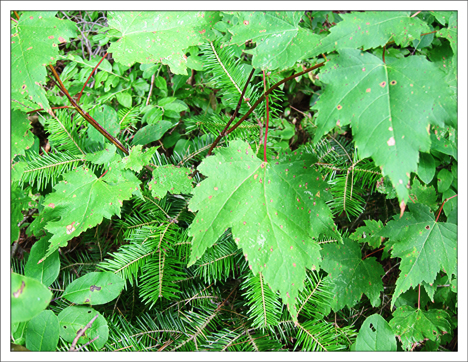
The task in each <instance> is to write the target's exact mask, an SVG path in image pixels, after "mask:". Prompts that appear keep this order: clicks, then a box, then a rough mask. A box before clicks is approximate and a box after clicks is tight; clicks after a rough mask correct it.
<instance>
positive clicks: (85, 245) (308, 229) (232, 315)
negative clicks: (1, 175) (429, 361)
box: [10, 11, 458, 351]
mask: <svg viewBox="0 0 468 362" xmlns="http://www.w3.org/2000/svg"><path fill="white" fill-rule="evenodd" d="M382 24H385V25H382ZM457 26H458V20H457V13H456V12H449V11H446V12H444V11H442V12H440V11H422V12H417V13H410V12H368V11H366V12H348V11H330V12H321V11H305V12H299V11H288V12H215V11H214V12H203V11H202V12H167V13H163V12H144V11H143V12H113V11H107V12H106V11H104V12H101V11H94V12H92V11H91V12H90V11H84V12H83V11H67V12H62V11H59V12H48V11H47V12H42V11H39V12H27V11H24V12H21V11H19V12H12V13H11V45H12V46H11V59H12V69H11V74H12V84H11V91H12V98H11V125H12V127H11V132H12V134H11V144H12V148H11V157H10V159H11V196H12V199H11V249H12V250H11V255H12V257H11V268H12V273H11V333H10V337H11V342H12V348H13V349H21V348H23V349H28V350H32V351H76V350H85V351H397V350H399V351H401V350H406V351H416V350H426V351H437V350H438V351H445V350H456V349H457V347H456V346H457V307H458V304H457V192H458V181H457V180H458V173H457V171H458V166H457V165H458V156H457V124H458V123H457V122H458V121H457V55H458V41H457ZM37 44H41V46H40V47H39V46H37ZM142 45H144V46H142Z"/></svg>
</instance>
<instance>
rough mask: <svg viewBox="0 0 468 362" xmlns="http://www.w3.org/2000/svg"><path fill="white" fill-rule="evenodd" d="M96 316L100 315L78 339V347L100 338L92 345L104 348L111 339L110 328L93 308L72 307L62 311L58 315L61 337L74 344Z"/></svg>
mask: <svg viewBox="0 0 468 362" xmlns="http://www.w3.org/2000/svg"><path fill="white" fill-rule="evenodd" d="M96 315H98V317H97V318H96V320H95V321H94V322H93V324H92V326H91V327H90V328H88V329H87V330H86V332H85V333H84V334H83V336H82V337H80V338H79V339H78V343H77V344H76V345H77V347H78V346H79V345H81V344H85V343H87V342H89V341H91V340H93V339H94V338H96V337H99V338H97V339H96V340H95V341H94V342H92V343H91V345H92V346H94V347H95V348H96V349H100V348H102V347H103V346H104V344H105V343H106V342H107V338H108V337H109V327H108V325H107V321H106V319H105V318H104V317H103V316H102V315H101V314H100V313H99V312H97V311H96V310H94V309H93V308H88V307H75V306H70V307H67V308H65V309H64V310H62V311H61V312H60V313H59V315H58V319H59V325H60V337H62V338H63V339H64V340H65V341H67V342H73V340H74V339H75V337H76V336H77V335H78V333H79V332H80V330H82V329H83V328H84V327H86V325H87V324H88V323H89V322H90V321H91V319H93V318H94V317H95V316H96Z"/></svg>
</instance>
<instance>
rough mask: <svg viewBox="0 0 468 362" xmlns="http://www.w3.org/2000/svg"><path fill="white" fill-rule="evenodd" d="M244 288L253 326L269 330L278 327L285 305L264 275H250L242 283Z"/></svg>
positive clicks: (248, 312) (248, 313)
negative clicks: (267, 282) (266, 281)
mask: <svg viewBox="0 0 468 362" xmlns="http://www.w3.org/2000/svg"><path fill="white" fill-rule="evenodd" d="M242 288H243V289H245V292H244V294H243V296H244V297H245V298H246V300H247V301H246V304H247V305H248V306H249V310H248V311H247V315H248V316H249V317H250V319H251V321H252V326H253V327H254V328H261V329H267V328H269V327H273V326H276V325H278V322H279V318H280V316H281V311H282V308H283V304H282V303H281V301H280V300H279V297H278V295H277V293H274V292H273V291H272V290H271V289H270V287H269V286H268V284H266V283H265V279H264V277H263V275H262V274H261V273H259V274H258V275H252V273H249V274H248V276H247V277H246V279H245V280H244V282H243V283H242Z"/></svg>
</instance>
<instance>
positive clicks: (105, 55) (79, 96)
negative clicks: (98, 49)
mask: <svg viewBox="0 0 468 362" xmlns="http://www.w3.org/2000/svg"><path fill="white" fill-rule="evenodd" d="M105 57H107V53H106V54H104V56H103V57H102V59H101V60H100V61H99V63H97V65H96V66H95V67H94V69H93V70H92V72H91V74H90V75H89V77H88V79H86V82H85V84H84V85H83V88H81V92H80V93H79V94H78V98H77V99H76V101H77V103H79V102H80V99H81V95H82V94H83V91H84V89H85V87H86V84H88V82H89V79H90V78H91V76H92V75H93V73H94V72H95V71H96V69H97V68H98V67H99V65H101V63H102V61H103V60H104V58H105Z"/></svg>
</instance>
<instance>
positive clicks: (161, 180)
mask: <svg viewBox="0 0 468 362" xmlns="http://www.w3.org/2000/svg"><path fill="white" fill-rule="evenodd" d="M190 174H191V171H190V170H189V169H188V168H186V167H177V166H174V165H165V166H159V167H158V168H156V169H155V170H154V171H153V178H152V179H151V180H150V181H149V182H148V189H149V190H151V194H152V195H153V196H154V197H158V198H160V199H161V198H163V197H164V196H166V193H168V192H169V193H171V194H190V193H191V192H192V178H191V177H190Z"/></svg>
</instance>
